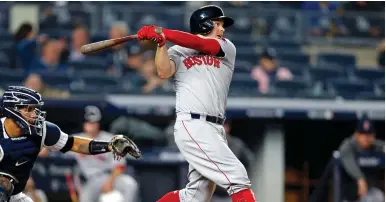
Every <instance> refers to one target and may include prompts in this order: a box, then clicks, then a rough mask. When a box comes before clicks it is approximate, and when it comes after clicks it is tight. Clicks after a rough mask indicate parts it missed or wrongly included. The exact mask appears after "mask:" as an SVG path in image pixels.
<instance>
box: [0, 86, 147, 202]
mask: <svg viewBox="0 0 386 202" xmlns="http://www.w3.org/2000/svg"><path fill="white" fill-rule="evenodd" d="M43 105H44V102H43V100H42V97H41V95H40V94H39V93H38V92H36V91H34V90H32V89H29V88H25V87H22V86H10V87H8V89H7V90H6V91H5V92H4V94H3V99H2V101H1V105H0V109H1V111H0V112H1V113H0V115H1V116H0V117H2V118H0V202H33V201H32V199H31V198H29V197H28V196H27V195H25V194H24V193H22V190H24V188H25V186H26V183H27V180H28V178H29V176H30V172H31V169H32V167H33V165H34V162H35V160H36V157H37V155H38V153H39V152H40V150H41V148H42V147H46V148H48V149H50V150H53V151H61V152H63V153H64V152H67V151H70V150H71V151H74V152H77V153H82V154H91V155H95V154H101V153H106V152H112V153H113V154H114V156H115V159H116V160H119V159H120V158H122V157H124V156H126V155H127V154H130V155H132V156H133V157H135V158H137V159H138V158H140V157H141V152H140V150H139V149H138V147H137V146H136V144H135V143H134V142H133V141H131V140H130V139H128V138H126V137H124V136H123V135H116V136H114V137H113V138H112V139H111V141H110V142H108V141H97V140H93V139H88V138H83V137H78V136H69V135H67V134H66V133H64V132H62V131H61V130H60V128H59V127H58V126H57V125H55V124H53V123H51V122H48V121H46V120H45V115H46V113H45V112H44V111H42V110H41V108H42V107H43Z"/></svg>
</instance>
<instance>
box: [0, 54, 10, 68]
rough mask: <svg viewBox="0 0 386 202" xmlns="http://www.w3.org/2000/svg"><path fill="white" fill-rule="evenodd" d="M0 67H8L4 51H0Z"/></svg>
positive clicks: (7, 59)
mask: <svg viewBox="0 0 386 202" xmlns="http://www.w3.org/2000/svg"><path fill="white" fill-rule="evenodd" d="M0 67H9V58H8V56H7V55H6V54H5V53H4V52H0Z"/></svg>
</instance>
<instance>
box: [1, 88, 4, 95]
mask: <svg viewBox="0 0 386 202" xmlns="http://www.w3.org/2000/svg"><path fill="white" fill-rule="evenodd" d="M3 94H4V89H2V88H0V95H1V96H3Z"/></svg>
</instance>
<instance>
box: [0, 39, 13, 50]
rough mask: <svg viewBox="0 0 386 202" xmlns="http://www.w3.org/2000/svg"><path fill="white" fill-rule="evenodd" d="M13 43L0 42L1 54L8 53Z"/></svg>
mask: <svg viewBox="0 0 386 202" xmlns="http://www.w3.org/2000/svg"><path fill="white" fill-rule="evenodd" d="M12 47H13V42H12V41H3V42H1V46H0V51H1V52H3V53H9V52H10V51H11V50H12Z"/></svg>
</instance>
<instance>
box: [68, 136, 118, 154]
mask: <svg viewBox="0 0 386 202" xmlns="http://www.w3.org/2000/svg"><path fill="white" fill-rule="evenodd" d="M71 151H73V152H77V153H82V154H98V153H106V152H109V151H111V148H110V145H109V143H108V142H104V141H95V140H92V139H89V138H84V137H77V136H75V137H74V144H73V145H72V148H71Z"/></svg>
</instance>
